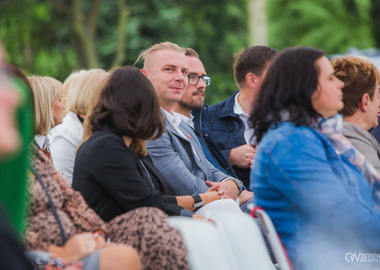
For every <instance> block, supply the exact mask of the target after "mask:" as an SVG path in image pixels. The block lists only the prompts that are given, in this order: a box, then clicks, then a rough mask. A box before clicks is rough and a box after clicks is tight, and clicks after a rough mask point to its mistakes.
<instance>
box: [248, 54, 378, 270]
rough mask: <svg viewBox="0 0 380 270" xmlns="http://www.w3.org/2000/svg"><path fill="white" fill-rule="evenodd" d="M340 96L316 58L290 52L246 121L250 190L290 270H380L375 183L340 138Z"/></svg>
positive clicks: (325, 64)
mask: <svg viewBox="0 0 380 270" xmlns="http://www.w3.org/2000/svg"><path fill="white" fill-rule="evenodd" d="M342 88H343V83H342V82H341V81H340V80H339V79H337V78H336V77H335V75H334V70H333V68H332V66H331V64H330V62H329V61H328V59H327V58H326V57H325V56H324V53H323V51H320V50H316V49H313V48H305V47H297V48H289V49H286V50H284V51H283V52H282V53H280V54H279V55H278V56H277V57H276V58H275V60H274V62H273V63H272V65H271V67H270V68H269V70H268V73H267V76H266V79H265V81H264V82H263V84H262V87H261V91H260V94H259V97H258V99H257V101H256V104H255V106H254V110H253V112H252V115H251V118H250V120H251V124H252V127H253V128H254V130H255V136H256V138H257V141H258V142H260V144H259V149H258V152H257V154H256V158H255V163H254V165H253V169H252V171H251V190H252V191H253V192H254V193H255V203H256V205H257V206H260V207H262V208H263V209H264V210H266V211H267V213H268V214H269V215H270V217H271V218H272V220H273V223H274V225H275V227H276V230H277V232H278V234H279V236H280V238H281V240H282V241H283V243H284V245H285V247H286V249H287V251H288V254H289V257H290V259H291V262H292V263H293V265H294V266H295V268H296V269H348V268H351V267H353V268H355V269H356V268H359V269H365V268H366V267H376V266H377V267H380V254H379V253H380V212H379V211H378V210H376V205H377V203H378V202H377V201H376V199H375V198H377V197H376V189H377V187H378V183H379V182H372V183H371V182H370V184H369V182H367V180H366V178H365V177H364V176H363V175H366V177H367V176H369V175H371V176H373V177H374V178H375V179H378V178H376V177H378V175H373V174H376V172H374V171H373V167H372V165H370V164H368V162H367V161H366V160H365V158H364V157H363V156H362V155H361V154H360V153H358V151H357V150H356V149H355V148H354V147H353V146H352V145H351V144H350V143H349V142H348V140H347V139H346V138H345V137H344V136H343V135H342V133H341V129H342V117H341V116H340V115H339V114H337V112H338V111H339V110H341V109H342V108H343V102H342V98H343V94H342V90H341V89H342ZM374 178H372V179H374Z"/></svg>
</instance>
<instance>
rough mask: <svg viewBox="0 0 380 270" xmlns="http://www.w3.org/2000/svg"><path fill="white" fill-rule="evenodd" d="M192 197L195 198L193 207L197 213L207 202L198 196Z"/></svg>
mask: <svg viewBox="0 0 380 270" xmlns="http://www.w3.org/2000/svg"><path fill="white" fill-rule="evenodd" d="M191 197H193V199H194V205H193V207H194V209H195V211H197V210H198V209H199V208H201V207H202V206H203V205H205V204H206V202H205V201H202V198H201V196H199V195H198V194H193V195H191Z"/></svg>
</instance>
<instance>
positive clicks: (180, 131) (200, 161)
mask: <svg viewBox="0 0 380 270" xmlns="http://www.w3.org/2000/svg"><path fill="white" fill-rule="evenodd" d="M140 59H144V67H143V69H142V70H141V72H143V73H144V74H145V75H146V76H147V77H148V79H150V81H151V82H152V84H153V86H154V88H155V91H156V93H157V96H158V99H159V102H160V105H161V108H162V112H163V115H164V116H165V118H166V132H164V134H163V135H162V136H161V137H160V138H159V139H157V140H153V141H148V142H147V144H146V146H147V150H148V153H149V155H150V157H151V158H152V160H153V163H154V165H155V167H156V168H157V169H158V170H159V171H160V173H161V174H162V175H163V176H164V177H165V179H166V181H167V182H168V183H169V185H170V186H171V188H172V189H173V190H174V192H175V195H191V194H199V193H203V192H206V191H208V190H209V186H208V185H207V184H206V181H207V180H208V181H210V182H213V183H210V184H209V185H210V186H212V189H213V190H218V191H219V194H220V195H221V196H222V197H224V198H231V199H234V200H235V199H236V198H237V196H238V194H239V192H241V191H242V184H241V181H239V180H237V179H235V178H232V177H230V176H229V175H226V174H224V173H223V172H221V171H220V170H218V169H216V168H215V167H214V166H213V165H212V164H211V163H210V162H209V161H208V160H207V159H206V157H205V155H204V153H203V150H202V147H201V145H200V144H199V141H198V139H197V138H196V135H195V134H194V131H193V130H192V129H191V128H190V127H189V126H188V125H187V124H185V123H183V122H181V118H180V116H179V115H178V114H177V113H175V112H174V111H173V107H174V105H175V104H176V103H177V102H178V101H180V100H181V98H182V96H183V93H184V91H185V88H186V86H187V84H188V77H187V75H188V61H187V59H186V57H185V54H184V50H183V49H182V48H181V47H179V46H178V45H176V44H173V43H171V42H163V43H159V44H155V45H153V46H152V47H150V48H148V49H147V50H145V51H143V52H142V53H141V54H140V56H139V58H138V59H137V60H140ZM243 202H245V200H242V203H243ZM196 203H197V202H196Z"/></svg>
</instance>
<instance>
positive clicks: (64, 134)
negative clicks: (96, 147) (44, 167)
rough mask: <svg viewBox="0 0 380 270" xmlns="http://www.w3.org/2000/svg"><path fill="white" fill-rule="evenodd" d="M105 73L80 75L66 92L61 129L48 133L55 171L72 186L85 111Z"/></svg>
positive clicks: (98, 91) (86, 72)
mask: <svg viewBox="0 0 380 270" xmlns="http://www.w3.org/2000/svg"><path fill="white" fill-rule="evenodd" d="M107 76H108V73H107V72H106V71H104V70H101V69H92V70H87V71H81V72H80V74H79V77H78V78H77V79H76V82H75V85H74V86H73V87H72V88H71V90H70V91H69V95H68V99H67V103H66V104H68V106H69V108H68V111H69V112H68V113H67V114H66V116H65V118H64V119H63V123H62V125H59V126H57V127H56V128H55V129H54V130H53V131H52V133H51V135H52V137H51V148H50V149H51V154H52V158H53V160H54V167H55V168H56V169H57V170H61V171H63V172H64V174H65V178H66V180H67V181H66V182H67V184H69V185H70V186H71V182H72V174H73V168H74V159H75V151H76V148H77V147H78V145H79V143H80V142H81V141H82V139H83V131H84V128H83V122H84V119H85V118H86V115H87V113H88V111H89V110H90V109H91V107H93V104H94V103H95V101H97V99H98V97H99V93H100V90H101V86H102V81H103V80H104V79H105V78H107Z"/></svg>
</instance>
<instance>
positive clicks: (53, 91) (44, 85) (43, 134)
mask: <svg viewBox="0 0 380 270" xmlns="http://www.w3.org/2000/svg"><path fill="white" fill-rule="evenodd" d="M28 80H29V83H30V86H31V87H32V92H33V95H34V107H35V132H36V135H35V136H34V143H35V144H36V145H37V146H38V147H39V148H40V149H41V150H42V151H43V152H44V153H45V154H46V155H47V156H48V157H49V158H50V159H51V154H50V144H49V138H48V137H47V135H48V133H49V131H50V129H52V128H53V127H55V126H57V125H59V124H61V123H62V120H63V109H64V106H63V105H62V103H61V98H62V89H63V88H62V83H61V82H60V81H58V80H56V79H54V78H51V77H38V76H31V77H28Z"/></svg>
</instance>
